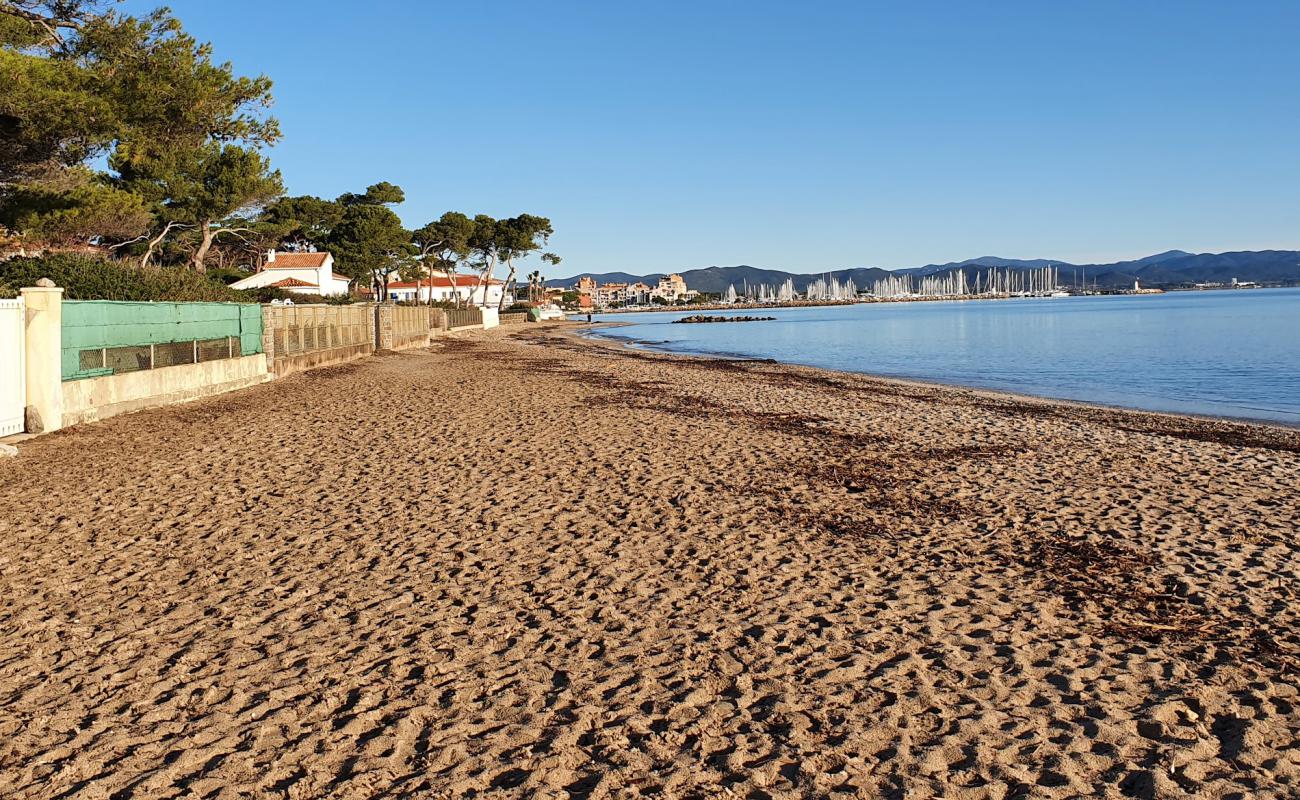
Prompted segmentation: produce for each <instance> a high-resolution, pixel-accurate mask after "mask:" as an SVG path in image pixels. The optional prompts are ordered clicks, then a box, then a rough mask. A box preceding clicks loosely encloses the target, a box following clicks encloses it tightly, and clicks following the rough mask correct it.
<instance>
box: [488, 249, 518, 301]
mask: <svg viewBox="0 0 1300 800" xmlns="http://www.w3.org/2000/svg"><path fill="white" fill-rule="evenodd" d="M506 265H507V266H509V267H510V274H509V275H507V276H506V282H505V283H503V284H501V300H500V301H498V302H497V311H498V312H500V311H504V310H505V308H506V291H507V290H509V289H510V284H512V283H514V280H515V260H514V259H513V258H507V259H506ZM483 300H484V301H486V300H487V295H484V296H483Z"/></svg>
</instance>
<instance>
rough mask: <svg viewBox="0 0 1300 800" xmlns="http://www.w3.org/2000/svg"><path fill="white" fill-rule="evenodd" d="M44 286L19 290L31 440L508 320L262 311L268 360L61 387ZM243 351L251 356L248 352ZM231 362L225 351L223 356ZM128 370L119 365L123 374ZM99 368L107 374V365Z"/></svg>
mask: <svg viewBox="0 0 1300 800" xmlns="http://www.w3.org/2000/svg"><path fill="white" fill-rule="evenodd" d="M38 284H40V285H38V286H35V287H28V288H25V289H23V290H22V292H23V304H24V307H25V314H24V318H25V336H24V339H25V342H24V354H23V355H24V361H25V382H26V407H25V409H24V412H25V414H24V416H25V423H24V426H25V428H26V430H27V432H29V433H45V432H49V431H55V430H58V429H59V428H61V427H64V426H66V425H76V424H78V423H83V422H92V421H94V420H99V419H106V418H108V417H111V416H115V415H117V414H123V413H126V412H128V411H137V410H139V409H144V408H152V407H154V406H163V405H170V404H173V403H183V402H186V401H188V400H196V399H198V398H200V397H207V396H209V395H214V394H220V393H222V392H229V391H233V390H235V389H242V388H244V387H247V386H254V385H256V384H259V383H263V382H265V381H269V380H272V379H274V378H281V377H284V376H286V375H292V374H293V373H295V372H301V371H303V370H308V369H313V368H316V367H324V366H329V365H331V364H340V363H344V362H347V361H354V360H356V359H360V358H365V357H366V356H368V355H371V354H372V353H374V352H375V350H376V349H377V348H379V347H384V348H389V349H402V348H409V347H419V346H422V345H427V344H428V342H429V339H430V338H431V337H434V336H438V335H441V334H443V333H446V332H448V331H455V330H470V329H483V328H490V327H496V326H497V325H498V324H500V322H501V320H500V318H499V316H498V314H497V311H496V309H478V308H472V309H451V310H448V309H431V308H428V307H407V306H393V305H381V306H375V305H368V304H366V305H360V304H358V305H350V306H326V305H321V306H263V307H262V308H261V309H257V308H253V309H251V312H252V313H253V314H255V315H258V316H259V317H260V319H261V321H262V322H263V325H262V329H261V346H262V349H263V352H261V353H256V354H251V355H245V356H236V357H233V358H226V357H216V356H214V357H213V358H212V360H208V361H201V362H199V363H197V364H179V365H176V366H167V367H156V368H152V369H150V368H148V367H149V366H151V365H153V364H155V363H158V362H157V360H155V359H152V357H151V358H149V359H146V361H147V363H145V364H144V367H145V368H140V369H134V370H133V371H130V372H117V373H116V374H105V375H96V376H94V377H84V378H80V379H68V380H63V378H65V377H71V376H65V375H63V370H62V362H63V352H62V351H63V341H62V339H63V336H62V332H63V321H62V312H63V306H64V303H63V298H62V294H63V290H62V289H60V288H58V287H56V286H54V285H53V284H52V283H51V282H50V281H48V280H45V279H42V280H40V281H38ZM83 307H84V306H83ZM149 310H150V311H153V310H155V309H153V308H152V307H150V309H149ZM187 310H188V309H187ZM222 310H224V309H222ZM511 321H513V320H511ZM81 327H82V328H85V327H87V326H86V325H85V324H82V325H81ZM245 334H247V336H248V337H253V345H254V346H256V344H257V339H256V334H255V333H254V332H253V331H252V329H251V328H249V329H248V330H244V329H243V326H242V324H241V330H240V336H241V337H244V336H245ZM128 338H129V337H128ZM226 343H227V345H228V346H229V347H234V346H235V345H236V344H238V343H239V342H238V340H236V339H233V338H228V339H227V341H226ZM100 344H102V343H100ZM200 344H201V343H200ZM122 346H124V347H137V346H138V345H137V344H136V343H135V341H134V339H131V341H126V340H123V343H122ZM82 349H84V348H82ZM92 349H93V348H92ZM101 349H102V348H101ZM243 351H244V352H248V350H247V349H246V348H244V349H243ZM150 352H151V353H152V350H150ZM200 354H202V349H201V348H200ZM224 355H226V351H223V352H222V353H221V356H224ZM200 357H203V356H202V355H200ZM123 368H124V367H123V366H122V365H116V366H114V369H118V370H120V369H123ZM101 369H102V370H104V371H108V368H107V367H101Z"/></svg>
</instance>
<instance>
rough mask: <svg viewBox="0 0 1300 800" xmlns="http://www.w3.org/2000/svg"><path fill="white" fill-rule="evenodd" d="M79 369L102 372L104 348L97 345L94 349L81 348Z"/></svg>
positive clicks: (78, 358)
mask: <svg viewBox="0 0 1300 800" xmlns="http://www.w3.org/2000/svg"><path fill="white" fill-rule="evenodd" d="M77 371H78V372H84V373H87V374H94V373H102V372H103V371H104V348H102V347H97V348H95V349H94V350H81V351H80V352H78V353H77Z"/></svg>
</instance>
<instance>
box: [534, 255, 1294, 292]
mask: <svg viewBox="0 0 1300 800" xmlns="http://www.w3.org/2000/svg"><path fill="white" fill-rule="evenodd" d="M1048 266H1051V267H1056V268H1057V270H1058V274H1059V276H1060V282H1061V283H1062V284H1063V285H1066V286H1069V285H1073V284H1075V283H1076V282H1082V281H1083V278H1084V275H1087V280H1088V285H1089V286H1092V285H1093V284H1094V282H1095V284H1096V285H1097V286H1098V287H1102V288H1115V287H1122V286H1132V285H1133V281H1134V279H1140V280H1141V281H1142V285H1143V286H1147V287H1158V286H1166V287H1171V286H1184V285H1190V284H1193V283H1207V282H1221V283H1230V282H1231V281H1232V279H1233V278H1237V279H1238V280H1242V281H1259V282H1266V283H1277V282H1282V283H1300V250H1253V251H1252V250H1246V251H1239V252H1233V253H1199V254H1196V253H1188V252H1184V251H1182V250H1168V251H1166V252H1163V253H1156V254H1155V255H1151V256H1147V257H1146V258H1139V259H1135V260H1133V261H1117V262H1115V263H1113V264H1071V263H1069V262H1067V261H1060V260H1056V259H1048V258H1035V259H1018V258H998V257H997V256H981V257H980V258H971V259H967V260H966V261H954V262H951V263H948V264H926V265H925V266H923V267H908V268H905V269H895V270H885V269H881V268H879V267H857V268H853V269H837V270H828V271H826V272H818V273H812V274H802V273H794V272H785V271H783V270H779V269H760V268H758V267H751V266H747V265H741V266H736V267H705V268H703V269H690V270H685V271H683V272H681V273H679V274H680V275H681V276H682V278H684V279H685V280H686V285H687V286H689V287H690V288H692V289H697V290H699V291H701V292H725V291H727V287H728V286H733V285H734V286H735V287H736V289H737V290H739V289H740V288H741V286H742V285H744V284H745V283H746V282H748V283H749V284H750V285H751V286H752V285H755V284H763V283H765V284H768V285H771V286H777V285H780V284H782V283H785V281H786V279H787V278H792V279H794V288H795V290H796V291H800V292H802V291H804V290H805V289H806V288H807V287H808V284H809V283H811V282H812V281H814V280H816V279H817V278H821V277H823V276H826V275H830V276H832V277H834V278H835V279H836V280H839V281H843V280H845V279H846V278H852V279H853V282H854V283H855V284H856V285H857V286H858V287H859V288H865V287H868V286H870V285H871V284H872V283H874V282H875V281H877V280H879V279H880V278H883V277H886V276H888V275H909V274H910V275H937V274H942V273H947V272H953V271H955V270H959V269H960V270H965V271H966V273H967V279H968V280H973V279H974V277H975V275H976V273H983V272H986V271H987V270H988V269H989V268H990V267H996V268H998V269H1010V270H1029V269H1041V268H1043V267H1048ZM663 275H664V273H658V272H656V273H652V274H649V275H632V274H630V273H627V272H604V273H582V274H581V275H574V276H573V277H571V278H564V279H562V280H553V281H547V282H546V283H547V285H548V286H559V287H563V288H566V289H568V288H572V287H573V286H574V285H576V284H577V282H578V279H579V278H582V277H585V276H590V277H592V278H595V279H596V281H597V282H598V283H633V282H636V281H642V282H644V283H648V284H650V285H652V286H653V285H654V284H655V283H656V282H657V281H658V280H659V279H660V278H661V277H663Z"/></svg>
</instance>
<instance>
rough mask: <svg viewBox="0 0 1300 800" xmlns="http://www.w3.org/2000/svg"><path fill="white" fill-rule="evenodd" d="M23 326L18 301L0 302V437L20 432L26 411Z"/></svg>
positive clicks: (23, 318)
mask: <svg viewBox="0 0 1300 800" xmlns="http://www.w3.org/2000/svg"><path fill="white" fill-rule="evenodd" d="M26 324H27V320H26V316H25V315H24V314H23V301H22V298H18V299H17V300H0V436H8V435H9V434H11V433H22V432H23V410H24V409H25V408H26V407H27V374H26V365H25V364H24V363H23V357H24V354H25V347H24V344H23V329H24V327H25V326H26Z"/></svg>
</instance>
